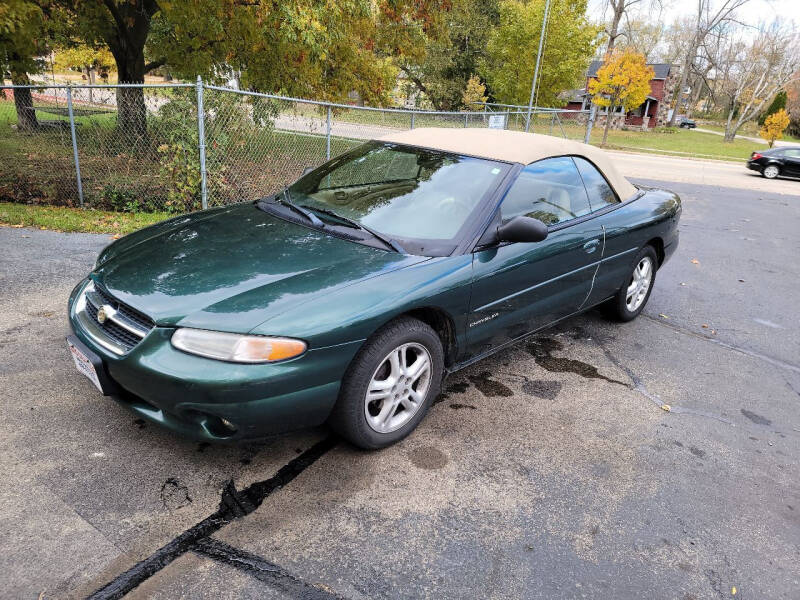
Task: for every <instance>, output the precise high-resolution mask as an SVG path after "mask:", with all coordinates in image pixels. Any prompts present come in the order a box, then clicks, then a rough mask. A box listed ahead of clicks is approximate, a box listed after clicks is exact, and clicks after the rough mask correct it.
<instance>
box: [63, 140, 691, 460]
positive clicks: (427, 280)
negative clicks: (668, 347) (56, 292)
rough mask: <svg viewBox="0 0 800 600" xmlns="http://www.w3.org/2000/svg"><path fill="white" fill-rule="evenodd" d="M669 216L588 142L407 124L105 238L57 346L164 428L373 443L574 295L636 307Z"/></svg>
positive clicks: (676, 213) (209, 436)
mask: <svg viewBox="0 0 800 600" xmlns="http://www.w3.org/2000/svg"><path fill="white" fill-rule="evenodd" d="M680 213H681V203H680V200H679V198H678V197H677V196H676V195H675V194H673V193H671V192H667V191H662V190H657V189H649V188H637V187H634V186H633V185H631V184H630V183H629V182H628V181H627V180H626V179H625V178H624V177H622V176H621V175H620V174H619V173H618V172H617V171H616V169H615V168H614V167H613V165H612V164H611V162H610V160H609V158H608V157H607V155H606V154H605V153H603V152H602V151H600V150H598V149H596V148H593V147H590V146H585V145H583V144H578V143H574V142H569V141H566V140H561V139H557V138H551V137H548V136H541V135H533V134H526V133H519V132H509V131H502V130H490V129H463V130H460V129H415V130H412V131H407V132H403V133H397V134H394V135H391V136H389V137H387V138H384V139H381V140H377V141H372V142H368V143H365V144H363V145H362V146H359V147H358V148H356V149H354V150H352V151H350V152H348V153H346V154H344V155H342V156H339V157H338V158H335V159H333V160H331V161H329V162H328V163H326V164H324V165H322V166H321V167H319V168H318V169H316V170H314V171H312V172H310V173H308V174H306V175H304V176H303V177H302V178H301V179H299V180H298V181H297V182H295V183H294V184H292V185H291V186H289V187H288V188H287V189H285V190H283V191H282V192H280V193H278V194H276V195H275V196H273V197H270V198H265V199H263V200H259V201H257V202H254V203H244V204H238V205H234V206H226V207H223V208H216V209H212V210H207V211H203V212H198V213H194V214H191V215H186V216H181V217H177V218H175V219H172V220H169V221H165V222H163V223H160V224H157V225H154V226H152V227H149V228H147V229H143V230H141V231H138V232H136V233H133V234H131V235H129V236H126V237H124V238H122V239H120V240H118V241H116V242H114V243H113V244H111V245H110V246H108V247H107V248H106V249H105V250H103V252H102V253H101V254H100V256H99V258H98V260H97V264H96V266H95V268H94V270H93V271H92V273H91V274H90V275H89V276H88V277H87V278H86V279H85V280H84V281H82V282H81V283H80V284H78V286H77V287H76V288H75V290H74V291H73V293H72V295H71V297H70V300H69V319H70V323H71V325H72V328H73V330H74V335H71V336H69V338H68V345H69V348H70V350H71V352H72V355H73V358H74V360H75V364H76V366H77V368H78V369H79V370H80V371H81V372H82V373H84V374H85V375H86V376H87V377H89V379H91V380H92V382H93V383H94V384H95V386H97V388H98V389H99V390H100V392H101V393H103V394H106V395H111V396H113V397H114V398H115V399H117V400H119V401H120V402H123V403H124V404H126V405H127V406H128V407H129V408H130V409H131V410H133V411H134V412H135V413H137V415H139V416H141V417H143V418H145V419H149V420H151V421H154V422H157V423H160V424H162V425H164V426H166V427H169V428H171V429H173V430H175V431H179V432H183V433H186V434H190V435H193V436H195V437H199V438H202V439H206V440H237V439H245V438H256V437H262V436H264V435H267V434H270V433H274V432H279V431H285V430H288V429H293V428H300V427H305V426H312V425H319V424H321V423H323V422H326V421H327V422H328V423H329V424H330V425H331V426H333V427H334V428H335V429H336V430H337V431H338V432H340V433H341V434H342V435H343V436H344V437H346V438H347V439H349V440H350V441H351V442H353V443H354V444H356V445H358V446H361V447H364V448H379V447H382V446H386V445H389V444H391V443H394V442H396V441H398V440H400V439H401V438H403V437H404V436H406V435H408V434H409V433H410V432H411V431H412V430H413V429H414V428H415V427H416V426H417V424H418V423H419V422H420V420H421V419H422V418H423V417H424V415H425V413H426V411H427V410H428V408H429V406H430V405H431V403H432V402H433V400H434V398H435V397H436V396H437V395H438V394H439V392H440V390H441V385H442V381H443V379H444V377H445V376H446V375H447V374H448V373H452V372H453V371H455V370H457V369H460V368H462V367H464V366H466V365H469V364H471V363H473V362H475V361H477V360H480V359H481V358H484V357H486V356H488V355H489V354H491V353H493V352H496V351H497V350H499V349H501V348H504V347H505V346H507V345H508V344H511V343H514V342H516V341H517V340H520V339H522V338H524V337H526V336H528V335H530V334H531V333H533V332H535V331H538V330H540V329H543V328H545V327H548V326H550V325H552V324H553V323H556V322H557V321H560V320H562V319H565V318H567V317H569V316H571V315H575V314H578V313H580V312H582V311H586V310H588V309H590V308H592V307H593V306H598V305H602V306H604V308H605V309H606V311H607V312H608V313H609V314H610V315H612V316H613V317H614V318H616V319H618V320H620V321H629V320H631V319H633V318H635V317H636V316H637V315H638V314H639V313H640V312H641V311H642V309H643V308H644V306H645V304H646V303H647V300H648V298H649V296H650V293H651V292H652V289H653V284H654V282H655V277H656V271H657V270H658V269H659V268H660V267H661V266H662V265H663V264H664V262H665V261H666V260H667V259H668V258H669V257H670V255H671V254H672V253H673V252H674V251H675V248H676V247H677V244H678V219H679V217H680Z"/></svg>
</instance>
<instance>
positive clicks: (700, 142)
mask: <svg viewBox="0 0 800 600" xmlns="http://www.w3.org/2000/svg"><path fill="white" fill-rule="evenodd" d="M602 139H603V131H602V129H594V130H592V145H597V146H599V145H600V142H601V141H602ZM608 147H609V148H610V149H620V150H635V151H637V152H648V153H656V154H658V153H661V154H672V155H674V156H694V157H698V158H711V159H719V160H744V159H747V158H748V157H749V156H750V153H751V152H753V151H754V150H764V149H766V148H767V145H766V144H759V143H758V142H752V141H750V140H742V139H736V140H734V141H733V142H726V141H725V139H724V138H723V137H722V136H720V135H714V134H713V133H703V132H701V131H692V130H690V129H673V130H669V132H659V131H650V132H641V131H610V132H609V134H608Z"/></svg>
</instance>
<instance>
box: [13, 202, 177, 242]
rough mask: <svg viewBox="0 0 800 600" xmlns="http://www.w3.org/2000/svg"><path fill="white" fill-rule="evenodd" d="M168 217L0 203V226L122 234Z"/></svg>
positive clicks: (165, 214) (161, 214) (159, 214)
mask: <svg viewBox="0 0 800 600" xmlns="http://www.w3.org/2000/svg"><path fill="white" fill-rule="evenodd" d="M171 216H174V215H170V214H168V213H135V214H134V213H120V212H110V211H103V210H92V209H83V208H69V207H65V206H39V205H28V204H15V203H10V202H0V226H6V227H36V228H37V229H52V230H54V231H84V232H89V233H110V234H118V235H125V234H126V233H130V232H132V231H136V230H137V229H141V228H142V227H147V226H148V225H152V224H153V223H158V222H159V221H163V220H164V219H167V218H169V217H171Z"/></svg>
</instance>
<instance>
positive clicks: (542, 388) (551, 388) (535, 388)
mask: <svg viewBox="0 0 800 600" xmlns="http://www.w3.org/2000/svg"><path fill="white" fill-rule="evenodd" d="M562 387H563V384H562V383H561V382H560V381H547V380H546V379H526V380H525V381H524V382H523V384H522V391H523V392H524V393H526V394H527V395H528V396H536V397H537V398H542V399H543V400H555V398H556V396H558V393H559V392H560V391H561V388H562Z"/></svg>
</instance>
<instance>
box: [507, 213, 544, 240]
mask: <svg viewBox="0 0 800 600" xmlns="http://www.w3.org/2000/svg"><path fill="white" fill-rule="evenodd" d="M547 233H548V231H547V225H545V224H544V223H542V222H541V221H540V220H539V219H534V218H533V217H523V216H519V217H514V218H513V219H511V220H510V221H509V222H508V223H503V224H502V225H500V226H499V227H498V228H497V239H498V240H499V241H501V242H522V243H530V242H541V241H542V240H544V239H545V238H547Z"/></svg>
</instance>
